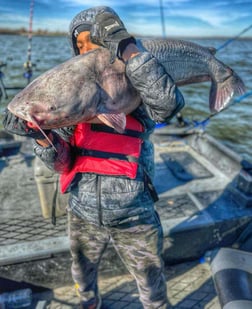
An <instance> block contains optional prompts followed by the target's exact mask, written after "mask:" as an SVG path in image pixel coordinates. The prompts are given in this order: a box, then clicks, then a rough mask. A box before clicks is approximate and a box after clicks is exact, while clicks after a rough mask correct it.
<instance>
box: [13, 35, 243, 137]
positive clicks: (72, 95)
mask: <svg viewBox="0 0 252 309" xmlns="http://www.w3.org/2000/svg"><path fill="white" fill-rule="evenodd" d="M137 44H138V46H139V48H140V49H142V50H143V51H144V50H147V51H149V52H151V53H152V54H153V55H154V56H155V57H156V58H157V59H158V60H159V61H160V62H161V63H162V65H163V66H164V67H165V69H166V71H167V72H168V73H169V75H170V76H171V77H172V79H173V80H174V82H175V83H176V85H178V86H183V85H186V84H191V83H198V82H203V81H211V89H210V96H209V107H210V110H211V111H212V112H216V111H217V112H218V111H220V110H222V109H223V108H224V107H226V106H227V105H228V103H229V102H230V101H231V99H232V98H233V97H234V96H235V95H238V94H243V93H244V91H245V87H244V84H243V82H242V80H241V79H240V77H239V76H238V75H237V74H236V73H235V72H234V71H233V70H232V69H231V68H229V67H228V66H226V65H225V64H224V63H222V62H221V61H219V60H218V59H217V58H216V57H215V56H214V52H213V49H210V48H207V47H203V46H200V45H198V44H195V43H192V42H187V41H181V40H170V39H169V40H168V39H167V40H162V39H149V40H147V39H146V40H144V39H142V40H139V41H138V43H137ZM140 103H141V98H140V95H139V93H138V92H137V91H136V90H135V89H134V88H133V86H132V85H131V83H130V81H129V80H128V78H127V76H126V75H125V65H124V63H123V62H122V61H120V60H116V61H115V62H114V63H113V64H111V63H110V54H109V51H108V50H107V49H105V48H98V49H95V50H92V51H90V52H88V53H86V54H84V55H79V56H76V57H73V58H71V59H69V60H67V61H65V62H64V63H62V64H60V65H58V66H56V67H54V68H52V69H50V70H48V71H46V72H45V73H43V74H42V75H40V76H39V77H37V78H36V79H35V80H34V81H32V82H31V83H30V84H29V85H28V86H26V87H25V88H24V89H23V90H22V91H20V92H19V93H18V94H17V95H16V96H15V97H14V98H13V99H12V101H11V102H10V103H9V104H8V109H9V110H10V111H11V112H12V113H13V114H15V115H16V116H18V117H20V118H22V119H24V120H26V121H29V122H31V123H32V122H33V121H34V122H36V124H37V125H39V126H40V127H41V128H43V129H53V128H60V127H66V126H71V125H75V124H78V123H81V122H88V121H89V122H92V120H94V119H97V118H98V119H99V120H100V121H102V122H103V123H105V124H107V125H108V126H111V127H113V128H115V129H116V130H117V131H119V132H122V131H123V129H124V127H125V123H126V119H125V115H126V114H128V113H130V112H132V111H133V110H134V109H136V108H137V107H138V106H139V104H140Z"/></svg>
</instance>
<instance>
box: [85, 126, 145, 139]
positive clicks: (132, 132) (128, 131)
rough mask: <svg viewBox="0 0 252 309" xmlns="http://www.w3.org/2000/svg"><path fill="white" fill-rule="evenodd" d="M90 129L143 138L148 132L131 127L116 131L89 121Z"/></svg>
mask: <svg viewBox="0 0 252 309" xmlns="http://www.w3.org/2000/svg"><path fill="white" fill-rule="evenodd" d="M91 130H92V131H96V132H106V133H112V134H120V135H126V136H130V137H137V138H141V139H143V140H145V139H148V137H149V134H148V133H146V132H139V131H136V130H131V129H125V130H124V132H123V133H119V132H117V131H116V130H115V129H113V128H111V127H109V126H106V125H104V124H100V123H99V124H98V123H91Z"/></svg>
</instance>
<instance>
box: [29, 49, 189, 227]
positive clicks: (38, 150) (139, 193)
mask: <svg viewBox="0 0 252 309" xmlns="http://www.w3.org/2000/svg"><path fill="white" fill-rule="evenodd" d="M126 74H127V76H128V78H129V79H130V81H131V83H132V84H133V86H134V87H135V88H136V89H137V90H138V91H139V93H140V95H141V98H142V102H143V103H142V104H141V105H140V107H139V108H137V110H135V111H134V112H133V116H134V117H136V118H137V119H141V122H142V123H143V124H144V126H145V131H146V132H147V133H149V134H151V133H152V132H153V130H154V127H155V123H156V122H167V121H168V120H169V119H171V118H172V117H173V116H174V115H175V114H176V113H177V112H178V111H179V110H180V109H181V108H182V107H183V106H184V99H183V96H182V94H181V93H180V91H179V90H178V89H177V87H176V86H175V84H174V83H173V81H172V79H171V77H170V76H169V75H168V74H167V72H166V71H165V69H164V68H163V67H162V66H161V65H160V64H159V63H158V61H157V60H156V59H155V58H154V57H153V56H152V55H150V54H149V53H146V52H144V53H140V54H139V55H137V56H136V57H134V58H131V59H130V60H129V61H128V63H127V64H126ZM73 129H74V128H62V129H59V130H55V131H53V136H54V140H53V144H54V146H55V147H56V149H57V152H56V151H55V150H54V149H53V148H52V147H50V146H49V147H46V148H43V147H41V146H39V145H38V144H37V143H36V142H34V152H35V154H36V155H37V156H38V157H39V158H40V159H41V160H42V161H43V162H44V163H45V164H46V165H47V166H48V167H49V168H50V169H53V170H55V171H56V172H59V173H61V172H63V171H67V170H69V169H70V168H71V166H72V163H73V160H74V156H73V149H72V148H71V145H70V144H69V143H68V138H69V136H70V135H71V134H72V133H73ZM146 174H147V175H148V176H149V178H150V179H152V180H153V177H154V150H153V144H152V143H151V141H150V140H149V139H148V138H147V139H145V140H144V143H143V145H142V150H141V156H140V160H139V168H138V172H137V177H136V179H129V178H126V177H118V176H117V177H114V176H104V175H96V174H93V173H82V174H77V175H76V177H75V179H74V181H73V182H72V184H71V185H70V188H69V190H68V191H69V192H70V198H69V209H70V211H72V212H73V213H74V214H75V215H77V216H79V217H80V218H84V219H87V220H89V221H90V222H92V223H94V224H97V225H104V226H124V225H125V224H126V225H128V224H129V223H130V222H131V223H132V222H139V221H141V219H144V218H147V217H149V216H152V215H153V211H154V203H153V198H152V196H151V192H150V190H149V188H148V183H147V181H146Z"/></svg>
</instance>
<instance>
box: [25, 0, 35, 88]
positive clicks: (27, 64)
mask: <svg viewBox="0 0 252 309" xmlns="http://www.w3.org/2000/svg"><path fill="white" fill-rule="evenodd" d="M33 8H34V0H31V2H30V18H29V33H28V48H27V61H26V62H25V63H24V68H25V70H26V71H25V73H24V77H25V78H27V84H29V83H30V81H31V78H32V66H33V65H32V62H31V53H32V21H33Z"/></svg>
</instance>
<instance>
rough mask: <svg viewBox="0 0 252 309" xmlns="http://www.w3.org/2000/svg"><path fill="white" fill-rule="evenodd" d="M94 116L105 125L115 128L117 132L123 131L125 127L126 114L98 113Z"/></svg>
mask: <svg viewBox="0 0 252 309" xmlns="http://www.w3.org/2000/svg"><path fill="white" fill-rule="evenodd" d="M96 117H97V118H98V119H99V120H100V121H101V122H103V123H104V124H106V125H107V126H109V127H111V128H113V129H115V130H116V131H117V132H118V133H123V132H124V130H125V127H126V115H125V114H124V113H119V114H98V115H96Z"/></svg>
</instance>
